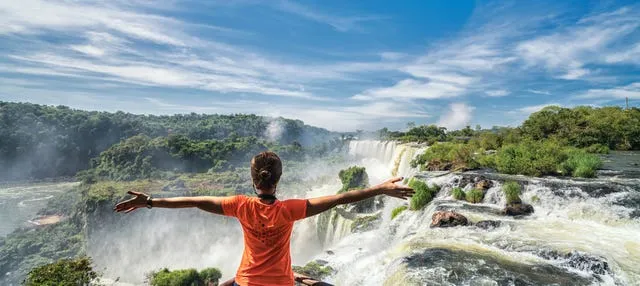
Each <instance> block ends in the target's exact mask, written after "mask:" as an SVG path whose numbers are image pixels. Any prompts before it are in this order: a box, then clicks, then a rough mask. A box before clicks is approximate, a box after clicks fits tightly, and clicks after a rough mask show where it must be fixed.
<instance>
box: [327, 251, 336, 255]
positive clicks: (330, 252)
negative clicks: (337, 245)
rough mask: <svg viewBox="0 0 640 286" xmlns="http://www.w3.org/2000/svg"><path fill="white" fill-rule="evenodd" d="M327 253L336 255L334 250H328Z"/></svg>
mask: <svg viewBox="0 0 640 286" xmlns="http://www.w3.org/2000/svg"><path fill="white" fill-rule="evenodd" d="M326 253H327V254H329V255H334V254H335V252H333V251H332V250H327V251H326Z"/></svg>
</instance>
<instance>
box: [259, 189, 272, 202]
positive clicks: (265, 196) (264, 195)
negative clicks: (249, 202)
mask: <svg viewBox="0 0 640 286" xmlns="http://www.w3.org/2000/svg"><path fill="white" fill-rule="evenodd" d="M256 193H257V195H258V198H260V201H261V202H263V203H265V204H272V203H274V202H275V201H276V200H277V198H276V196H275V192H264V191H261V190H257V191H256Z"/></svg>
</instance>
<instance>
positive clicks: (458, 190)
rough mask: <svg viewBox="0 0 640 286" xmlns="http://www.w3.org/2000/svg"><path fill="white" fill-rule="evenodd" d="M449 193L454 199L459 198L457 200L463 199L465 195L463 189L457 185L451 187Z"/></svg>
mask: <svg viewBox="0 0 640 286" xmlns="http://www.w3.org/2000/svg"><path fill="white" fill-rule="evenodd" d="M451 195H452V196H453V199H454V200H459V201H464V200H465V197H466V194H465V193H464V191H463V190H462V189H461V188H458V187H455V188H453V190H451Z"/></svg>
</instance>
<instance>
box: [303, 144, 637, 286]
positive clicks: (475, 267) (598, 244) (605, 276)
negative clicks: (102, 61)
mask: <svg viewBox="0 0 640 286" xmlns="http://www.w3.org/2000/svg"><path fill="white" fill-rule="evenodd" d="M421 150H422V148H421V147H419V146H407V145H400V144H397V143H395V142H379V141H354V142H351V145H350V149H349V154H350V156H351V157H353V159H354V160H356V161H358V162H359V163H360V164H361V165H363V166H365V167H366V168H367V171H368V173H369V176H370V179H371V183H377V182H378V181H381V180H383V179H384V178H387V177H389V176H391V175H393V174H394V173H397V174H398V175H403V176H412V175H415V176H416V177H418V178H420V179H422V180H424V181H426V182H428V183H429V184H438V185H440V186H442V189H441V191H440V192H439V193H438V195H437V197H436V198H435V199H434V200H433V201H432V202H431V203H430V204H429V205H427V206H426V207H425V208H424V209H423V210H421V211H415V212H414V211H405V212H403V213H401V214H400V215H399V216H398V217H396V218H395V219H394V220H393V221H391V220H390V212H391V210H392V209H393V208H394V207H396V206H398V205H401V204H403V202H401V201H398V200H394V199H393V198H386V199H385V200H386V203H385V204H384V209H383V210H382V214H383V216H382V218H383V219H382V221H381V222H380V224H379V225H378V227H377V228H376V229H374V230H371V231H367V232H361V233H340V234H339V235H336V234H333V235H332V241H331V243H329V244H326V243H325V244H324V248H325V250H331V251H330V252H323V253H320V254H318V255H316V256H315V257H313V258H314V259H321V260H325V261H328V262H329V264H328V265H329V266H331V267H332V268H334V269H336V272H335V273H334V275H333V276H332V277H330V278H329V279H328V280H329V281H330V282H333V283H335V284H337V285H585V284H586V285H588V284H592V285H638V284H640V220H639V219H638V215H637V214H638V212H639V209H640V185H639V184H638V181H637V179H633V178H625V177H622V178H619V177H616V178H603V179H594V180H570V179H560V178H541V179H540V178H535V179H534V178H529V177H524V176H505V175H501V174H490V173H473V172H468V173H462V174H449V173H446V172H445V173H443V172H439V173H435V172H434V173H428V172H417V171H416V170H412V169H411V168H410V166H409V165H408V161H410V160H411V158H412V157H413V156H415V154H419V153H420V152H421ZM405 154H406V155H405ZM480 175H484V176H486V177H487V178H489V179H491V180H492V181H493V183H494V186H493V187H492V188H491V189H489V190H488V192H487V195H486V197H485V200H484V203H483V204H478V205H471V204H467V203H466V202H460V201H454V200H453V199H452V198H451V194H450V192H451V189H452V187H455V186H461V187H464V184H462V185H461V182H465V180H466V181H469V180H470V179H471V178H473V177H476V176H480ZM505 180H518V181H522V182H524V183H526V188H525V189H524V190H523V194H522V198H523V200H524V201H525V202H528V203H531V204H532V205H533V206H534V207H535V213H534V214H532V215H531V216H528V217H524V218H513V217H505V216H502V215H500V214H499V212H500V210H501V208H502V206H504V203H505V198H504V195H503V194H502V192H501V191H500V187H501V183H502V182H504V181H505ZM321 189H327V188H326V187H323V188H319V189H317V190H316V191H315V192H316V193H310V194H309V196H311V195H317V194H318V192H320V190H321ZM436 210H456V211H458V212H460V213H462V214H463V215H465V216H466V217H467V218H469V219H470V220H471V221H472V222H477V221H480V220H499V221H501V222H502V224H501V226H499V227H498V228H496V229H494V230H490V231H487V230H483V229H480V228H477V227H473V226H471V227H456V228H430V227H429V225H430V222H431V215H432V214H433V212H434V211H436ZM311 222H313V221H306V222H303V223H302V225H304V224H305V223H307V224H308V223H311ZM315 223H317V220H316V222H315ZM307 227H308V226H307ZM301 228H302V227H301ZM337 238H339V239H337ZM300 240H301V238H300V237H299V238H298V240H297V241H295V242H294V246H293V247H294V248H296V247H299V245H302V244H304V241H300ZM325 242H326V241H325Z"/></svg>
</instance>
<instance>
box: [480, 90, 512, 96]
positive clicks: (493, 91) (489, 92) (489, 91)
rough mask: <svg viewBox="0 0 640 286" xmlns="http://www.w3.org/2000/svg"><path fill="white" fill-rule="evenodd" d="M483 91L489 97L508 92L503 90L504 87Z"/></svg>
mask: <svg viewBox="0 0 640 286" xmlns="http://www.w3.org/2000/svg"><path fill="white" fill-rule="evenodd" d="M485 93H486V94H487V95H488V96H491V97H502V96H507V95H509V94H510V92H509V91H508V90H504V89H496V90H487V91H486V92H485Z"/></svg>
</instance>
